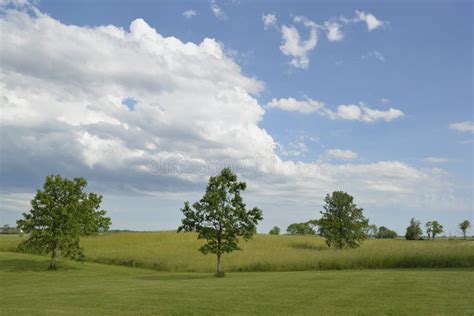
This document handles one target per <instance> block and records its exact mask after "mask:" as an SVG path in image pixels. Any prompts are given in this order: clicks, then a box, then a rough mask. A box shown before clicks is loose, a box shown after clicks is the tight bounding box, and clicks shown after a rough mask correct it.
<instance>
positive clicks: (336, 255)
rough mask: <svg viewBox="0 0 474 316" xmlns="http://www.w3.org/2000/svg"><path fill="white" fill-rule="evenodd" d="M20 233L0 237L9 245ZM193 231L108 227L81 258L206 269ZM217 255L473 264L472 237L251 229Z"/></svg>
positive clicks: (376, 265) (369, 263)
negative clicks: (364, 236)
mask: <svg viewBox="0 0 474 316" xmlns="http://www.w3.org/2000/svg"><path fill="white" fill-rule="evenodd" d="M21 238H26V237H18V236H17V237H12V236H9V237H2V238H0V250H2V249H3V250H13V249H15V246H16V245H17V244H18V242H19V241H20V240H21ZM202 243H203V241H202V240H197V239H196V234H194V233H180V234H177V233H175V232H144V233H109V234H104V235H100V236H91V237H86V238H83V239H82V240H81V245H82V246H83V248H84V251H85V255H86V258H87V259H86V260H87V261H92V262H99V263H109V264H118V265H126V266H134V267H143V268H151V269H154V270H159V271H174V272H178V271H181V272H212V271H213V270H214V268H215V256H213V255H207V256H205V255H203V254H201V253H200V252H199V251H198V248H199V247H200V245H202ZM240 245H241V246H242V249H243V250H242V251H236V252H233V253H231V254H226V255H224V257H223V269H224V271H227V272H231V271H300V270H328V269H384V268H455V267H474V241H464V240H447V239H438V240H435V241H428V240H425V241H407V240H402V239H394V240H378V239H371V240H366V241H365V242H364V243H363V244H362V246H361V247H360V248H357V249H344V250H335V249H329V248H328V247H327V246H326V245H325V243H324V240H323V239H322V238H320V237H315V236H271V235H257V236H255V237H254V239H253V240H250V241H249V242H241V243H240Z"/></svg>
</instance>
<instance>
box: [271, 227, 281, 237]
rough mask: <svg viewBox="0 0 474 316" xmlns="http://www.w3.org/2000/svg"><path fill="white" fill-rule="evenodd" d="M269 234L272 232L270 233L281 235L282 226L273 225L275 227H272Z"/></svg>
mask: <svg viewBox="0 0 474 316" xmlns="http://www.w3.org/2000/svg"><path fill="white" fill-rule="evenodd" d="M269 234H270V235H280V227H278V226H273V228H272V229H270V232H269Z"/></svg>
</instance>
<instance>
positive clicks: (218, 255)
mask: <svg viewBox="0 0 474 316" xmlns="http://www.w3.org/2000/svg"><path fill="white" fill-rule="evenodd" d="M220 274H221V254H220V253H218V254H217V269H216V275H218V276H219V275H220Z"/></svg>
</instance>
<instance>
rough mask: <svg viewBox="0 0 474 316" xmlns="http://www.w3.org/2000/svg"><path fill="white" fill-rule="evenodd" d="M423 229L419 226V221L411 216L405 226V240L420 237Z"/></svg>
mask: <svg viewBox="0 0 474 316" xmlns="http://www.w3.org/2000/svg"><path fill="white" fill-rule="evenodd" d="M422 234H423V231H422V230H421V228H420V221H417V220H415V219H414V218H412V219H411V220H410V225H409V226H408V227H407V230H406V233H405V239H407V240H418V239H421V235H422Z"/></svg>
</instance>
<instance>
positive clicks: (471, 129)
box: [449, 121, 474, 133]
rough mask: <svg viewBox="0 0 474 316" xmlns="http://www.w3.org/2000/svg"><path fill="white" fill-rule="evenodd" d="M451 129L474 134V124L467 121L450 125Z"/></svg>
mask: <svg viewBox="0 0 474 316" xmlns="http://www.w3.org/2000/svg"><path fill="white" fill-rule="evenodd" d="M449 128H450V129H453V130H455V131H458V132H463V133H474V123H472V122H469V121H465V122H459V123H452V124H449Z"/></svg>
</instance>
